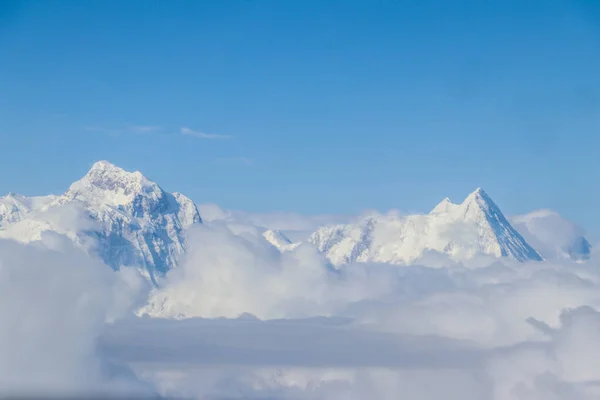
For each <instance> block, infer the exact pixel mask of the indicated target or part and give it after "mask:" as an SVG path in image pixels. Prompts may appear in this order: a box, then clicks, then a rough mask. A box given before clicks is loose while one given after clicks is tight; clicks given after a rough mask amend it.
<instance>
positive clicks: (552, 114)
mask: <svg viewBox="0 0 600 400" xmlns="http://www.w3.org/2000/svg"><path fill="white" fill-rule="evenodd" d="M598 3H600V2H597V1H569V0H564V1H555V0H547V1H517V0H515V1H509V0H498V1H491V0H490V1H476V0H472V1H367V0H364V1H341V0H338V1H326V0H322V1H317V0H297V1H292V0H289V1H249V0H245V1H242V0H239V1H225V0H219V1H216V0H215V1H188V2H184V1H150V0H147V1H126V2H121V1H108V0H107V1H67V0H62V1H37V2H27V1H24V2H14V1H9V0H7V1H2V2H0V139H1V141H0V145H1V146H2V150H3V151H2V157H0V192H3V193H5V192H8V191H13V192H20V193H23V194H27V195H34V194H46V193H50V192H53V193H59V192H62V191H63V190H65V189H66V187H67V186H68V185H69V183H70V182H72V181H74V180H75V179H77V178H78V177H79V176H81V175H83V174H84V173H85V172H86V170H87V169H88V168H89V167H90V165H91V164H92V163H93V162H94V161H96V160H99V159H107V160H110V161H112V162H114V163H116V164H118V165H120V166H122V167H124V168H126V169H138V170H141V171H142V172H144V173H145V174H146V175H147V176H149V177H150V178H152V179H153V180H155V181H157V182H158V183H159V184H161V185H162V186H163V187H165V188H166V189H168V190H177V191H181V192H183V193H185V194H187V195H189V196H190V197H192V198H193V199H194V200H196V201H198V202H216V203H219V204H221V205H222V206H223V207H226V208H236V209H245V210H248V211H268V210H294V211H298V212H303V213H354V212H358V211H360V210H362V209H365V208H378V209H382V210H385V209H389V208H398V209H401V210H405V211H427V210H428V209H429V208H430V207H433V206H434V205H435V204H436V203H437V202H438V201H439V200H441V199H442V198H443V197H445V196H448V197H450V198H451V199H453V200H462V198H463V197H464V196H465V195H466V194H467V193H468V192H470V191H472V190H473V189H474V188H476V187H477V186H482V187H483V188H484V189H486V191H487V192H488V193H489V194H490V195H491V197H492V198H494V199H495V200H496V202H497V203H498V204H499V205H500V206H501V208H503V210H504V211H505V212H506V213H507V214H513V213H521V212H527V211H529V210H532V209H535V208H546V207H547V208H552V209H555V210H557V211H559V212H560V213H561V214H563V215H565V216H567V217H569V218H571V219H573V220H575V221H577V222H579V223H580V224H582V225H583V226H584V227H585V228H587V229H588V230H590V231H595V232H596V233H600V211H599V210H600V157H599V155H600V4H598ZM143 127H146V128H143ZM148 127H160V129H158V128H157V129H150V128H148ZM183 127H187V128H189V129H191V130H194V132H204V133H207V134H211V135H227V136H230V137H229V138H214V137H212V136H210V137H204V138H203V137H193V136H191V135H183V134H182V133H181V128H183ZM200 136H201V135H200Z"/></svg>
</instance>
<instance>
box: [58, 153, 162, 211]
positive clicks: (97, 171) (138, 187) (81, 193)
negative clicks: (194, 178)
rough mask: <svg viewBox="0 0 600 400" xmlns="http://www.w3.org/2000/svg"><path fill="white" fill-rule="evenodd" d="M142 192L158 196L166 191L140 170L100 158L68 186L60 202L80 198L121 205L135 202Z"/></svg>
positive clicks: (154, 196)
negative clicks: (129, 170)
mask: <svg viewBox="0 0 600 400" xmlns="http://www.w3.org/2000/svg"><path fill="white" fill-rule="evenodd" d="M142 194H144V195H147V196H150V197H152V198H154V199H158V198H160V197H162V195H163V192H162V189H161V188H160V187H159V186H158V185H157V184H156V183H154V182H152V181H151V180H149V179H148V178H146V177H145V176H144V175H142V174H141V173H140V172H139V171H135V172H128V171H125V170H124V169H122V168H120V167H118V166H116V165H114V164H111V163H110V162H108V161H98V162H96V163H94V165H93V166H92V168H91V169H90V170H89V171H88V173H87V174H86V175H85V176H84V177H83V178H81V179H80V180H78V181H76V182H74V183H73V184H72V185H71V186H70V187H69V190H68V191H67V192H66V193H65V194H64V195H63V196H62V198H61V199H60V201H61V202H63V203H64V202H67V201H72V200H80V201H83V202H85V203H90V204H95V205H108V206H114V207H118V206H122V205H126V204H129V203H131V202H133V201H134V199H135V198H136V197H138V196H139V195H142Z"/></svg>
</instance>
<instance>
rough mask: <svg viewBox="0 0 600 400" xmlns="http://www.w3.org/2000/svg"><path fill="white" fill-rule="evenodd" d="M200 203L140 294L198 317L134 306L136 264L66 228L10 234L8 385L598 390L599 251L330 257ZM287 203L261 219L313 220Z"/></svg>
mask: <svg viewBox="0 0 600 400" xmlns="http://www.w3.org/2000/svg"><path fill="white" fill-rule="evenodd" d="M205 209H206V211H210V212H206V213H205V219H211V218H212V223H211V224H209V225H208V226H199V227H197V228H196V229H193V230H191V231H190V232H189V238H188V244H189V248H190V250H189V252H188V254H187V255H186V257H185V258H184V259H183V260H182V263H181V265H180V267H179V268H176V269H173V270H171V271H170V272H169V273H168V274H167V276H166V277H165V280H164V281H163V282H161V285H162V286H161V288H160V289H158V290H155V291H154V292H153V293H152V295H151V299H150V305H149V307H147V308H146V309H145V310H146V311H147V312H149V313H150V314H152V315H155V316H163V317H175V318H181V317H201V318H187V319H183V320H176V319H156V318H155V319H153V318H126V319H123V317H124V315H126V313H128V312H129V311H130V310H131V309H132V306H133V305H134V304H139V302H138V300H139V297H138V296H139V293H140V291H141V292H142V294H143V290H142V289H140V285H141V283H140V280H139V277H138V276H137V275H136V274H135V271H134V270H132V269H125V270H123V271H120V272H118V273H113V272H112V271H111V270H110V269H109V268H108V267H106V266H104V265H101V264H99V263H96V262H94V261H92V260H90V259H89V258H88V257H87V256H85V255H83V253H81V252H80V251H78V250H76V249H73V248H72V246H70V244H69V243H70V241H69V240H62V239H64V238H63V237H62V236H60V235H58V234H53V235H51V236H45V235H42V237H41V238H39V241H38V242H37V243H36V244H35V245H33V244H30V245H28V246H25V245H20V244H17V243H13V242H10V241H6V240H4V241H0V324H2V326H3V329H2V330H0V352H2V354H3V357H2V359H0V395H1V394H3V393H6V394H13V393H17V394H21V395H23V394H25V395H28V394H32V395H35V394H39V393H40V392H42V391H44V393H45V394H47V393H51V394H60V393H65V392H69V393H83V392H91V391H97V392H99V391H103V390H108V388H111V389H114V390H118V391H120V392H121V393H122V392H123V391H136V393H137V391H138V390H149V389H148V388H149V387H156V389H157V390H158V391H160V392H161V394H163V395H168V396H173V397H194V398H208V399H265V398H277V399H294V400H300V399H324V400H341V399H344V400H345V399H354V400H365V399H382V400H388V399H389V400H392V399H398V398H403V399H409V400H412V399H414V400H438V399H440V398H444V399H449V400H471V399H472V400H523V399H527V400H529V399H533V400H559V399H560V400H592V399H597V398H599V396H600V390H599V386H598V383H597V382H600V372H599V371H600V364H599V362H598V360H600V336H599V335H598V332H600V313H599V312H598V310H600V268H599V267H600V265H599V263H598V260H596V259H594V258H592V259H591V260H589V261H586V262H582V263H575V262H568V261H564V262H563V261H561V262H543V263H540V262H535V263H534V262H532V263H521V264H519V263H512V262H507V261H499V260H497V259H493V258H483V259H478V260H474V261H472V262H470V263H469V264H468V265H463V264H460V263H458V262H451V261H450V260H449V259H448V258H447V257H446V256H444V255H442V254H439V253H435V252H430V253H428V254H426V256H424V257H423V258H421V259H420V260H419V264H420V265H412V266H394V265H388V264H353V265H347V266H345V267H343V268H342V269H340V270H334V269H333V268H331V267H330V266H329V265H328V263H327V262H326V260H325V258H324V257H323V256H322V255H321V254H319V253H318V252H317V251H316V250H315V249H314V248H313V247H312V246H310V245H303V246H300V247H298V248H296V249H295V250H292V251H289V252H285V253H283V254H282V253H279V252H278V251H277V250H276V249H275V248H273V247H272V246H270V245H269V244H268V243H267V242H266V241H265V240H263V238H262V236H261V232H262V231H261V229H259V228H256V227H255V226H252V225H250V224H248V223H243V222H241V219H240V216H239V215H237V214H236V213H234V212H228V211H223V210H221V209H219V208H216V207H212V208H211V207H206V208H205ZM211 213H212V214H211ZM245 217H247V218H249V217H248V216H245ZM279 217H280V220H278V217H277V216H275V217H273V216H272V215H270V216H268V217H265V219H264V221H263V222H267V223H274V224H276V223H280V224H285V223H287V224H290V225H289V226H288V227H290V226H291V225H293V224H294V223H295V224H297V225H295V227H303V226H304V225H302V224H307V225H310V223H311V221H310V220H309V221H307V220H305V219H303V218H299V219H298V221H296V222H294V221H293V218H290V217H289V216H287V215H286V216H284V217H281V216H279ZM69 218H74V217H73V216H71V215H70V214H69V213H66V214H64V215H62V214H61V215H56V216H55V219H52V218H49V220H50V222H49V223H50V224H54V223H58V222H60V221H63V220H65V219H69ZM253 218H254V217H253ZM269 218H271V219H269ZM290 221H291V222H290ZM81 223H85V221H82V222H81ZM23 228H26V227H23ZM47 247H50V248H52V249H53V250H49V249H48V248H47ZM248 314H252V315H254V316H256V317H258V318H260V319H257V318H256V317H252V316H250V315H248ZM240 315H241V317H240V318H237V317H238V316H240ZM220 317H227V318H220ZM113 321H116V322H113ZM116 365H120V366H121V367H120V368H117V367H116ZM124 365H128V366H129V367H130V368H131V370H128V369H127V368H124V367H123V366H124ZM141 380H145V381H147V382H149V383H146V384H144V383H142V381H141ZM26 391H29V392H30V393H27V392H26Z"/></svg>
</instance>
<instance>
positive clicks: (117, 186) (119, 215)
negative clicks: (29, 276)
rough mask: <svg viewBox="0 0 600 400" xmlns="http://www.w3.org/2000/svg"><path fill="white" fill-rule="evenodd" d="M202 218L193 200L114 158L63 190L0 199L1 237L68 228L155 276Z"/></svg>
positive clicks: (79, 240) (116, 259)
mask: <svg viewBox="0 0 600 400" xmlns="http://www.w3.org/2000/svg"><path fill="white" fill-rule="evenodd" d="M199 223H202V219H201V218H200V214H199V213H198V210H197V208H196V206H195V205H194V203H193V202H192V200H190V199H189V198H187V197H185V196H184V195H182V194H180V193H174V194H171V193H167V192H165V191H164V190H163V189H162V188H161V187H160V186H158V185H157V184H156V183H154V182H152V181H151V180H149V179H148V178H146V177H145V176H144V175H142V174H141V173H140V172H138V171H136V172H127V171H125V170H123V169H121V168H119V167H117V166H115V165H113V164H111V163H109V162H108V161H99V162H96V163H95V164H94V165H93V166H92V168H91V169H90V171H89V172H88V173H87V174H86V175H85V176H84V177H83V178H81V179H80V180H78V181H76V182H75V183H73V184H72V185H71V186H70V188H69V189H68V190H67V191H66V192H65V193H64V194H62V195H60V196H47V197H41V198H27V197H24V196H20V195H14V194H9V195H7V196H6V197H3V198H2V199H0V229H1V231H0V237H5V238H10V239H14V240H18V241H21V242H32V241H39V240H42V239H43V237H44V235H45V234H47V233H52V232H54V233H59V234H63V235H65V236H67V237H69V238H70V239H71V240H73V241H74V242H75V243H76V244H77V245H79V246H81V247H84V248H85V249H86V250H87V251H88V252H89V253H92V254H94V255H97V256H99V257H100V258H101V259H102V260H103V261H104V262H105V263H106V264H108V265H109V266H111V267H112V268H113V269H119V268H121V267H123V266H134V267H138V268H141V269H142V271H143V273H144V275H146V276H148V277H149V278H150V279H151V280H152V281H153V282H156V278H157V277H160V276H162V275H164V273H165V272H166V271H168V270H169V269H171V268H173V267H174V266H175V265H176V263H177V258H178V256H179V255H180V254H182V253H183V252H184V251H185V240H186V234H185V230H186V229H187V228H188V227H190V226H192V225H194V224H199Z"/></svg>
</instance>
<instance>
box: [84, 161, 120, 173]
mask: <svg viewBox="0 0 600 400" xmlns="http://www.w3.org/2000/svg"><path fill="white" fill-rule="evenodd" d="M106 170H118V171H123V172H125V171H124V170H123V169H122V168H120V167H117V166H116V165H115V164H113V163H111V162H109V161H106V160H100V161H96V162H95V163H94V164H93V165H92V168H90V172H92V171H106Z"/></svg>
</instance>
